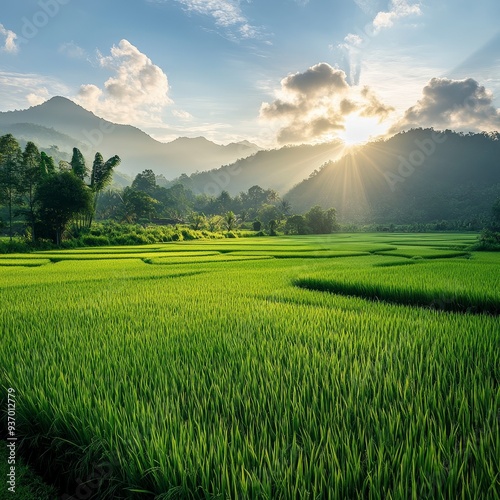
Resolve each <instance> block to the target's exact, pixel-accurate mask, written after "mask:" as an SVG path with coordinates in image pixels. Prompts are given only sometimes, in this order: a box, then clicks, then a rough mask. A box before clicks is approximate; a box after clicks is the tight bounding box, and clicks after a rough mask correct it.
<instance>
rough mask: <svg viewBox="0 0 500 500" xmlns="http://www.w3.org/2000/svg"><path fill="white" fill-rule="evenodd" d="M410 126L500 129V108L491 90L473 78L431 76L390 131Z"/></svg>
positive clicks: (477, 129) (479, 130) (467, 129)
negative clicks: (420, 96) (417, 98)
mask: <svg viewBox="0 0 500 500" xmlns="http://www.w3.org/2000/svg"><path fill="white" fill-rule="evenodd" d="M412 127H434V128H436V129H446V128H449V129H454V130H466V131H476V132H481V131H492V130H500V110H499V109H497V108H496V107H495V106H494V104H493V95H492V94H491V92H489V91H488V90H486V89H485V87H483V86H482V85H480V84H479V83H478V82H477V81H476V80H474V79H472V78H467V79H465V80H450V79H448V78H433V79H432V80H431V81H430V82H429V83H428V84H427V85H426V86H425V87H424V89H423V96H422V98H421V99H420V100H419V101H418V102H417V103H416V104H415V105H414V106H412V107H411V108H409V109H407V110H406V112H405V114H404V116H403V118H402V119H401V120H400V121H399V122H398V123H397V124H396V125H395V126H394V127H393V131H399V130H404V129H406V130H407V129H409V128H412Z"/></svg>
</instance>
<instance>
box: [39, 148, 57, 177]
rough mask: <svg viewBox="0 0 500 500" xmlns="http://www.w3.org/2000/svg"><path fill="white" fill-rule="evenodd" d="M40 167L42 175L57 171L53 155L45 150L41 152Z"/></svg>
mask: <svg viewBox="0 0 500 500" xmlns="http://www.w3.org/2000/svg"><path fill="white" fill-rule="evenodd" d="M40 168H41V170H42V175H47V174H48V175H51V174H55V173H56V165H55V163H54V159H53V158H52V156H49V155H47V154H46V153H45V152H44V151H42V152H41V153H40Z"/></svg>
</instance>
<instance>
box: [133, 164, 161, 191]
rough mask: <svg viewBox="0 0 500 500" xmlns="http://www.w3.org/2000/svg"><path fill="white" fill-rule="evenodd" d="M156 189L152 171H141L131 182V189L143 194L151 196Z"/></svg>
mask: <svg viewBox="0 0 500 500" xmlns="http://www.w3.org/2000/svg"><path fill="white" fill-rule="evenodd" d="M155 188H156V176H155V173H154V172H153V171H152V170H149V169H147V170H143V171H142V172H141V173H140V174H137V175H136V176H135V179H134V181H133V182H132V189H135V190H136V191H142V192H143V193H146V194H149V195H152V194H153V191H154V190H155Z"/></svg>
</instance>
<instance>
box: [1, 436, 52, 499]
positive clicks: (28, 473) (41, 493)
mask: <svg viewBox="0 0 500 500" xmlns="http://www.w3.org/2000/svg"><path fill="white" fill-rule="evenodd" d="M0 444H1V453H0V475H1V477H2V479H4V483H3V484H2V488H3V490H2V493H3V492H4V491H5V492H6V493H3V494H4V495H5V496H2V498H15V499H16V500H54V498H57V497H58V494H57V491H56V490H55V488H53V487H51V486H49V485H47V484H45V483H44V482H43V481H42V480H41V478H40V477H39V476H38V475H36V473H35V472H34V471H33V470H32V469H31V468H29V467H28V466H27V465H26V463H25V461H24V460H23V459H22V458H21V457H17V458H16V465H15V468H16V489H15V493H10V492H8V493H7V491H8V490H7V488H8V487H9V485H8V484H7V474H8V472H9V469H10V465H9V464H8V462H7V459H8V451H9V450H8V448H7V446H6V443H5V442H4V441H0Z"/></svg>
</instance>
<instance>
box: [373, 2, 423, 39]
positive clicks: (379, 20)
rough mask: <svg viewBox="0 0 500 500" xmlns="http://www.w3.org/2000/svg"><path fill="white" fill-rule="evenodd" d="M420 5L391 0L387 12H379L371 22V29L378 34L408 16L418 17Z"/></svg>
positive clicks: (420, 11) (420, 12)
mask: <svg viewBox="0 0 500 500" xmlns="http://www.w3.org/2000/svg"><path fill="white" fill-rule="evenodd" d="M421 14H422V10H421V8H420V3H419V2H417V3H409V2H408V0H391V8H390V10H389V11H387V12H383V11H382V12H379V13H378V14H377V15H376V16H375V19H374V20H373V28H374V31H375V33H378V32H379V31H380V30H382V29H384V28H390V27H392V26H393V25H394V22H395V21H396V20H398V19H401V18H403V17H408V16H420V15H421Z"/></svg>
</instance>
